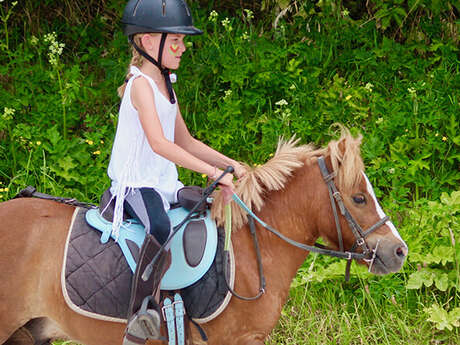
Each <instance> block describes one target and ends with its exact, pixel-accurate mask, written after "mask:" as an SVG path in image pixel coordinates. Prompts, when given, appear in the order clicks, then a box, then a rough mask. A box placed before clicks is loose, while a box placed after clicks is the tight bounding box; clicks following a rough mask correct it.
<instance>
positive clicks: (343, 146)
mask: <svg viewBox="0 0 460 345" xmlns="http://www.w3.org/2000/svg"><path fill="white" fill-rule="evenodd" d="M346 140H347V137H343V138H341V140H340V141H339V144H338V145H337V146H338V148H339V152H340V157H343V156H344V154H345V151H346V149H347V144H346Z"/></svg>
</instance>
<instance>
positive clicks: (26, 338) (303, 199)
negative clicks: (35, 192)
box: [0, 128, 408, 345]
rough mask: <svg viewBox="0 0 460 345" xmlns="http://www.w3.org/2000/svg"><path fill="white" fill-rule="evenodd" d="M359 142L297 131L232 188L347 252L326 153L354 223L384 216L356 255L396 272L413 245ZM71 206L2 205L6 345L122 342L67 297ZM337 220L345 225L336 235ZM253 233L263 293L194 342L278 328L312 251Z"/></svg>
mask: <svg viewBox="0 0 460 345" xmlns="http://www.w3.org/2000/svg"><path fill="white" fill-rule="evenodd" d="M361 141H362V137H361V136H358V137H354V136H352V135H351V134H350V132H349V131H348V130H347V129H345V128H342V130H341V136H340V138H339V139H337V140H332V141H331V142H330V143H329V144H328V145H327V146H326V147H324V148H315V147H314V146H313V145H311V144H308V145H300V144H299V140H298V139H295V138H293V139H291V140H280V142H279V143H278V147H277V150H276V152H275V153H274V155H273V157H272V158H271V159H269V160H268V161H267V162H266V163H265V164H263V165H261V166H256V167H249V166H248V172H247V174H246V175H245V176H244V178H243V179H242V180H240V181H239V183H238V184H237V186H236V190H235V192H236V194H237V195H239V196H240V197H241V199H242V200H243V201H244V202H245V203H246V204H247V205H248V206H249V207H250V208H251V209H252V210H253V211H254V213H255V214H256V215H257V217H259V218H260V219H263V221H264V222H265V223H266V224H270V225H271V226H272V227H274V228H276V229H278V230H279V231H280V232H281V233H282V234H283V235H284V236H286V237H289V238H290V239H291V240H293V241H297V242H300V243H302V244H305V245H309V246H311V245H313V244H314V243H315V241H316V240H317V239H318V238H320V237H321V238H322V239H323V240H324V241H325V242H327V243H328V245H329V246H330V247H329V248H330V249H331V250H335V251H337V250H338V249H339V248H340V249H341V247H343V250H345V251H349V250H351V249H352V248H354V247H355V246H356V239H355V236H354V235H353V231H352V230H353V229H351V228H350V225H349V222H347V219H345V218H346V217H344V216H343V215H341V214H338V215H337V217H335V216H334V211H333V209H334V208H335V206H334V205H332V204H333V203H332V204H331V199H332V197H331V196H330V195H329V193H328V187H327V184H326V182H325V180H324V177H323V175H322V173H321V171H320V168H319V165H318V161H319V159H320V158H319V157H321V156H323V157H324V161H325V163H326V166H327V167H328V170H329V171H331V172H332V174H331V175H330V176H329V179H330V180H332V181H333V182H334V183H335V184H336V186H337V192H338V193H340V196H341V200H343V205H344V207H345V208H346V209H347V210H348V211H349V213H350V214H351V216H352V217H353V219H354V220H355V221H356V223H357V224H359V225H360V227H361V228H362V229H367V228H372V227H373V225H375V224H376V223H377V224H378V226H374V227H373V228H374V229H373V231H372V232H371V233H369V234H368V236H366V238H365V242H366V245H367V246H368V247H369V248H370V250H371V252H372V253H373V257H372V260H363V259H360V260H358V263H359V264H363V265H368V266H369V270H370V271H371V272H372V273H375V274H388V273H390V272H397V271H398V270H399V269H400V268H401V266H402V265H403V263H404V260H405V257H406V256H407V253H408V249H407V245H406V244H405V242H404V241H403V240H402V238H401V237H400V235H399V234H398V232H397V230H396V228H395V226H394V225H393V224H392V223H391V221H390V220H389V219H388V218H385V214H384V213H383V211H382V209H381V207H380V206H379V204H378V201H377V199H376V197H375V194H374V192H373V189H372V186H371V184H370V182H369V180H368V178H367V177H366V175H365V173H364V164H363V161H362V158H361V156H360V144H361ZM334 194H335V197H337V195H336V194H337V193H334ZM223 205H224V203H223V200H222V196H221V195H220V194H219V193H217V195H216V196H215V200H214V202H213V206H212V215H213V217H214V218H215V220H216V222H217V223H218V224H222V223H223V221H224V218H225V217H224V206H223ZM232 209H233V212H232V224H233V228H234V231H233V233H232V242H233V250H234V253H235V260H236V263H235V267H236V277H235V284H234V289H235V290H236V291H237V292H238V293H239V294H241V295H246V296H247V295H254V294H256V293H257V289H258V279H257V277H258V266H257V257H256V253H255V251H254V247H253V243H252V239H251V235H250V233H249V231H248V229H249V225H248V217H247V215H246V213H245V212H244V211H243V210H241V209H240V208H239V207H238V206H237V205H235V204H234V203H232ZM73 211H74V207H73V206H70V205H65V204H59V203H56V202H53V201H49V200H42V199H34V198H22V199H12V200H9V201H6V202H2V203H0V218H1V219H2V223H1V225H0V243H1V244H2V249H1V250H0V272H1V277H2V279H1V280H0V344H7V345H29V344H48V342H49V341H50V339H55V338H59V339H72V340H74V341H76V342H79V343H81V344H85V345H114V344H121V342H122V339H123V334H124V328H125V324H121V323H115V322H108V321H100V320H95V319H91V318H87V317H84V316H82V315H80V314H76V313H75V312H74V311H72V310H71V309H70V308H69V307H68V306H67V304H66V302H65V300H64V297H63V295H62V291H61V285H60V274H61V269H62V262H63V253H64V242H65V239H66V236H67V232H68V228H69V225H70V221H71V217H72V214H73ZM334 218H337V223H338V224H336V222H335V221H334ZM336 226H340V227H341V229H342V232H341V233H340V234H339V233H338V232H337V230H336ZM256 231H257V234H258V238H259V246H260V253H261V261H262V265H263V268H264V272H265V280H266V288H265V290H264V291H263V294H262V296H261V298H259V299H257V300H255V301H251V302H248V301H244V300H240V299H238V298H236V297H233V298H232V299H231V301H230V303H229V305H228V306H227V308H226V309H225V311H224V312H222V313H221V314H220V315H219V316H218V317H217V318H215V319H214V320H212V321H210V322H208V323H205V324H203V325H202V327H203V329H204V330H205V332H206V333H207V335H208V341H207V342H205V341H203V340H201V338H200V336H199V334H198V331H197V330H196V329H195V328H194V327H193V326H192V328H191V329H192V339H193V344H198V345H199V344H209V345H230V344H231V345H249V344H251V345H263V344H264V340H265V339H266V338H267V336H268V335H269V334H270V332H271V330H272V329H273V328H274V327H275V326H276V324H277V322H278V320H279V317H280V315H281V310H282V308H283V305H284V304H285V302H286V300H287V298H288V293H289V288H290V284H291V281H292V279H293V278H294V277H295V275H296V272H297V270H298V269H299V267H300V266H301V265H302V263H303V262H304V261H305V259H306V257H307V255H308V254H309V251H308V250H307V251H306V250H302V249H300V248H297V247H294V246H292V245H291V244H289V243H287V242H285V241H283V240H282V239H280V238H279V237H278V236H275V235H274V234H273V233H271V232H269V231H266V230H265V229H264V228H263V226H261V225H260V224H256ZM360 250H361V249H358V252H359V251H360ZM260 315H263V317H260ZM148 344H160V342H158V341H156V342H155V341H149V342H148Z"/></svg>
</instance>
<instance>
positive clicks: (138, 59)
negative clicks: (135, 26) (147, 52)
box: [117, 34, 144, 98]
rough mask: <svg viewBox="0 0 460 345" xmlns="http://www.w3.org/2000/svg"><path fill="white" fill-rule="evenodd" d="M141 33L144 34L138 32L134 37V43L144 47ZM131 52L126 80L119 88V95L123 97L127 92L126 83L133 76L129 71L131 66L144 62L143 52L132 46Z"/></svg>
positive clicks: (137, 65)
mask: <svg viewBox="0 0 460 345" xmlns="http://www.w3.org/2000/svg"><path fill="white" fill-rule="evenodd" d="M141 35H143V34H136V35H134V38H133V40H134V43H136V44H137V45H138V46H139V47H142V42H141ZM131 54H132V58H131V62H130V63H129V66H128V73H127V74H126V78H125V82H124V83H123V84H122V85H120V86H119V87H118V89H117V92H118V96H119V97H120V98H122V97H123V95H124V94H125V89H126V84H128V80H129V79H130V78H131V77H132V74H131V73H130V72H129V68H130V67H131V66H136V67H141V66H142V64H143V63H144V57H143V56H142V55H141V54H139V52H138V51H137V50H136V49H134V47H131Z"/></svg>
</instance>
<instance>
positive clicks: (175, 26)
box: [121, 0, 203, 103]
mask: <svg viewBox="0 0 460 345" xmlns="http://www.w3.org/2000/svg"><path fill="white" fill-rule="evenodd" d="M121 22H122V23H123V24H124V25H125V35H127V36H128V38H129V42H130V43H131V44H132V45H133V47H134V48H135V49H136V50H137V51H138V52H139V54H141V55H142V56H143V57H145V58H146V59H147V60H149V61H150V62H151V63H153V64H154V65H155V66H157V67H158V68H159V69H160V71H161V73H162V74H163V77H164V78H165V82H166V87H167V88H168V92H169V96H170V101H171V103H175V102H176V100H175V98H174V92H173V90H172V85H171V80H170V78H169V70H168V69H167V68H164V67H163V65H162V63H161V58H162V56H163V48H164V44H165V41H166V36H167V34H168V33H172V34H184V35H201V34H202V33H203V31H201V30H199V29H197V28H195V27H194V26H193V19H192V15H191V13H190V9H189V7H188V6H187V4H186V3H185V1H184V0H130V1H129V2H128V4H127V5H126V7H125V10H124V12H123V18H122V19H121ZM148 32H158V33H162V35H161V41H160V49H159V51H158V61H156V60H155V59H154V58H152V57H151V56H150V55H148V54H147V53H146V52H145V51H144V50H142V49H141V48H140V47H139V46H138V45H137V44H136V43H135V42H134V39H133V37H134V35H135V34H138V33H148Z"/></svg>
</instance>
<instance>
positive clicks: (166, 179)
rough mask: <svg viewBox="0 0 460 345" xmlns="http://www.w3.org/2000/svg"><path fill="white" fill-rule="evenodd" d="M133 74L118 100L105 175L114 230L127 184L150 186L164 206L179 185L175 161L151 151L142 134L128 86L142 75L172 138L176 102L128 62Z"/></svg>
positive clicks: (164, 127) (127, 190) (175, 199)
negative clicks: (113, 201) (112, 200)
mask: <svg viewBox="0 0 460 345" xmlns="http://www.w3.org/2000/svg"><path fill="white" fill-rule="evenodd" d="M130 73H131V74H132V75H133V76H132V77H131V78H130V79H129V81H128V83H127V85H126V88H125V92H124V95H123V98H122V100H121V105H120V112H119V117H118V125H117V132H116V135H115V140H114V143H113V147H112V155H111V157H110V163H109V167H108V175H109V177H110V178H111V180H112V186H111V189H110V190H111V192H112V195H113V196H114V197H115V196H116V198H117V199H116V204H115V214H114V225H113V230H114V231H117V230H118V228H119V226H120V224H121V217H122V214H123V201H124V198H125V195H126V193H129V192H130V188H141V187H150V188H154V189H155V190H156V191H157V192H158V193H159V194H160V195H161V197H162V199H163V205H164V207H165V210H168V209H169V204H170V203H175V202H177V191H178V190H179V189H180V188H182V187H183V184H182V183H181V182H180V181H179V180H178V173H177V169H176V165H175V164H174V163H173V162H171V161H169V160H167V159H166V158H164V157H162V156H160V155H158V154H157V153H155V152H154V151H153V150H152V148H151V146H150V144H149V142H148V140H147V137H146V136H145V133H144V130H143V128H142V125H141V122H140V120H139V114H138V112H137V110H136V109H135V108H134V106H133V104H132V101H131V87H132V85H133V81H134V79H135V78H136V77H138V76H143V77H145V78H146V79H147V80H148V82H149V84H150V86H151V87H152V90H153V94H154V98H155V107H156V111H157V114H158V117H159V120H160V122H161V127H162V129H163V134H164V136H165V137H166V139H167V140H169V141H171V142H174V129H175V123H176V114H177V103H175V104H171V102H170V101H169V100H168V99H167V98H166V97H165V96H164V95H163V94H162V93H161V92H160V90H159V89H158V86H157V85H156V84H155V82H154V81H153V79H152V78H150V77H149V76H148V75H146V74H144V73H142V72H141V71H140V70H139V69H138V68H137V67H135V66H131V68H130Z"/></svg>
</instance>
